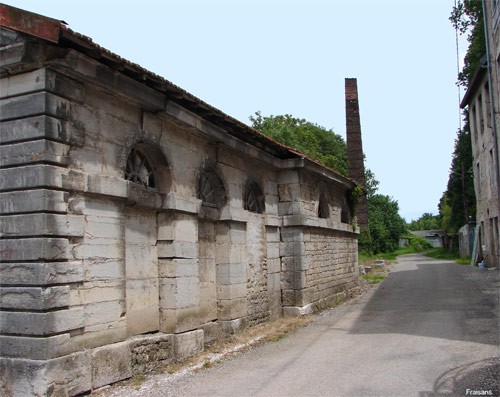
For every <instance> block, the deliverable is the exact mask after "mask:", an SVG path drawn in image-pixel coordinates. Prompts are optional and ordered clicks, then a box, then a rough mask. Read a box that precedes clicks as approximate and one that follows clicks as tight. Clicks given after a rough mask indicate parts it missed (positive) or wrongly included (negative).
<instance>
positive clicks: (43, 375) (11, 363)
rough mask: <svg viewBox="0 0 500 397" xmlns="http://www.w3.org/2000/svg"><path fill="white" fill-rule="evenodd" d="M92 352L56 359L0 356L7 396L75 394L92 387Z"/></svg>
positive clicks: (0, 383) (1, 385) (1, 388)
mask: <svg viewBox="0 0 500 397" xmlns="http://www.w3.org/2000/svg"><path fill="white" fill-rule="evenodd" d="M90 360H91V359H90V355H89V354H88V352H80V353H74V354H70V355H67V356H64V357H60V358H55V359H52V360H44V361H37V360H28V359H11V358H7V359H4V358H1V359H0V393H1V394H2V395H3V396H7V397H10V396H16V397H17V396H19V397H21V396H75V395H78V394H81V393H84V392H87V391H89V390H90V389H91V388H92V382H91V379H92V375H91V362H90Z"/></svg>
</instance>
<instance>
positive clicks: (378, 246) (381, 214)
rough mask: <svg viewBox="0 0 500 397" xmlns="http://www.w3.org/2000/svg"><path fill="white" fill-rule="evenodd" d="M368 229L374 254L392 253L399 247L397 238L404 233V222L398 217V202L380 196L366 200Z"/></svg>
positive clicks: (373, 196)
mask: <svg viewBox="0 0 500 397" xmlns="http://www.w3.org/2000/svg"><path fill="white" fill-rule="evenodd" d="M368 228H369V230H370V237H371V247H370V251H371V252H372V253H374V254H377V253H380V252H393V251H395V250H397V249H398V247H399V238H400V237H401V236H402V235H403V234H405V233H406V222H405V221H404V219H403V218H401V216H400V215H399V205H398V202H397V201H395V200H393V199H392V198H390V197H389V196H385V195H382V194H374V195H372V196H371V197H370V198H369V199H368Z"/></svg>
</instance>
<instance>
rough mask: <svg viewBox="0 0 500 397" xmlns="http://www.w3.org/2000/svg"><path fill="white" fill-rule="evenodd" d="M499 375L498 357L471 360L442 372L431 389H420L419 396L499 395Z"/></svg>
mask: <svg viewBox="0 0 500 397" xmlns="http://www.w3.org/2000/svg"><path fill="white" fill-rule="evenodd" d="M499 376H500V358H498V357H494V358H490V359H487V360H482V361H476V362H472V363H469V364H466V365H462V366H461V367H457V368H453V369H451V370H449V371H446V372H444V373H443V374H441V375H440V376H439V377H438V378H437V379H436V381H435V382H434V387H433V390H432V391H422V392H420V393H419V397H457V396H468V395H469V396H472V395H485V396H500V380H499ZM474 392H476V393H474ZM478 392H479V393H483V394H477V393H478Z"/></svg>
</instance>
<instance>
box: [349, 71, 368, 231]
mask: <svg viewBox="0 0 500 397" xmlns="http://www.w3.org/2000/svg"><path fill="white" fill-rule="evenodd" d="M345 117H346V137H347V139H346V143H347V173H348V175H349V177H350V178H351V179H353V180H354V181H355V182H357V183H358V184H359V185H361V187H363V189H365V188H366V180H365V165H364V155H363V143H362V141H361V122H360V119H359V100H358V83H357V80H356V79H348V78H346V79H345ZM356 208H357V210H356V215H357V218H358V225H359V228H360V229H361V231H363V230H367V229H368V204H367V199H366V194H362V195H361V196H360V197H359V198H358V205H357V207H356Z"/></svg>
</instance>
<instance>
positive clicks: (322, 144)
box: [250, 112, 347, 175]
mask: <svg viewBox="0 0 500 397" xmlns="http://www.w3.org/2000/svg"><path fill="white" fill-rule="evenodd" d="M250 121H251V122H252V127H253V128H255V129H256V130H258V131H260V132H262V133H263V134H265V135H267V136H269V137H271V138H274V139H276V140H277V141H278V142H281V143H283V144H284V145H287V146H290V147H292V148H294V149H297V150H299V151H300V152H302V153H304V154H306V155H308V156H310V157H311V158H313V159H315V160H318V161H319V162H321V163H323V164H324V165H326V166H327V167H330V168H332V169H334V170H335V171H337V172H340V173H341V174H343V175H346V173H347V154H346V144H345V141H344V139H343V138H342V137H341V136H340V135H338V134H336V133H335V132H333V131H332V130H327V129H325V128H323V127H321V126H319V125H317V124H313V123H311V122H309V121H306V120H304V119H298V118H295V117H292V116H291V115H289V114H285V115H281V116H273V115H271V116H269V117H264V116H262V114H261V113H260V112H256V113H255V116H250Z"/></svg>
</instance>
